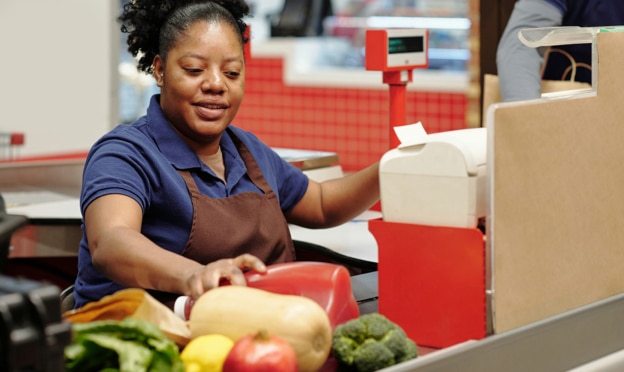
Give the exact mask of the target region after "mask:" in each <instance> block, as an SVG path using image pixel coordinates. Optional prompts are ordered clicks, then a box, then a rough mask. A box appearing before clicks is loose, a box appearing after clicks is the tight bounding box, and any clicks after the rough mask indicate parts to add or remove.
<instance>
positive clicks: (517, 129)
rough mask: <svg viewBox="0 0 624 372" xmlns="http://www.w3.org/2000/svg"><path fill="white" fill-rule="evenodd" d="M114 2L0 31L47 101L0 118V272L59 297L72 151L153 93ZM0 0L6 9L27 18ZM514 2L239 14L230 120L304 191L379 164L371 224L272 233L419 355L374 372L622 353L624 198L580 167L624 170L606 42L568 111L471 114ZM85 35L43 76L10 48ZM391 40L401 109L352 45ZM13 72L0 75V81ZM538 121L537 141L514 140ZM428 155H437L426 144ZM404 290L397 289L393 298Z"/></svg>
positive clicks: (590, 361)
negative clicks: (345, 284)
mask: <svg viewBox="0 0 624 372" xmlns="http://www.w3.org/2000/svg"><path fill="white" fill-rule="evenodd" d="M127 1H128V0H120V1H118V2H114V3H113V2H110V0H96V1H93V4H91V5H85V4H83V3H82V2H80V1H70V2H69V3H71V4H67V5H65V7H66V8H67V9H62V12H59V13H63V14H64V15H65V14H69V10H70V9H76V8H80V9H81V10H83V11H84V12H85V14H89V15H92V16H93V17H91V18H89V19H84V20H80V21H76V22H77V23H76V25H75V26H73V27H72V26H71V25H70V23H71V22H72V19H74V17H75V16H67V19H66V20H64V22H67V26H64V27H59V28H58V30H56V29H55V30H56V31H54V32H52V31H50V32H49V33H50V35H49V36H46V35H44V34H42V32H43V33H45V30H44V29H51V27H53V26H52V22H51V21H50V20H49V19H46V17H42V19H41V20H39V22H38V23H37V22H35V23H33V24H32V25H31V27H32V35H31V34H30V33H29V34H28V35H26V36H25V37H27V40H28V42H27V43H25V44H27V45H26V46H24V45H22V44H24V43H18V42H16V41H14V40H13V38H7V37H6V36H4V37H2V36H0V39H1V40H5V39H6V41H7V45H8V46H9V47H11V48H13V49H14V50H16V52H17V53H20V54H21V55H24V56H26V57H27V58H25V60H26V61H27V63H26V64H25V67H26V68H30V69H31V70H32V71H33V72H32V74H33V76H34V77H35V79H38V80H40V81H41V83H39V84H38V86H39V88H41V87H47V88H48V89H45V90H46V92H44V93H43V94H44V97H45V102H44V103H42V105H41V106H42V107H41V108H40V109H33V108H32V107H31V106H30V104H28V103H24V101H25V100H24V99H18V100H15V101H16V103H15V105H8V106H7V107H6V108H4V109H3V110H0V196H2V198H0V254H2V257H0V276H8V277H23V278H26V279H28V280H33V281H38V282H45V283H50V284H52V285H54V286H56V287H57V288H59V289H61V290H62V289H65V288H68V287H71V285H72V284H73V282H74V279H75V277H76V274H77V249H78V245H79V241H80V238H81V229H80V226H81V224H82V219H81V218H82V217H81V212H80V209H79V203H78V198H79V196H80V189H81V182H82V180H81V174H82V169H83V166H84V163H85V158H86V156H87V152H88V151H89V148H90V146H91V144H92V143H93V142H94V141H95V140H96V139H97V138H98V137H99V136H101V135H102V134H103V133H105V132H107V131H108V130H110V129H112V128H114V127H115V126H117V125H119V124H129V123H132V122H133V121H135V120H136V119H137V118H139V117H140V116H142V115H143V113H144V112H145V110H146V108H147V105H148V102H149V99H150V97H151V96H152V95H153V94H155V93H158V87H157V86H156V84H155V81H154V79H153V78H152V77H151V76H147V75H145V74H143V73H139V72H138V71H137V69H136V61H135V60H134V58H133V57H132V56H131V55H130V54H128V53H127V51H126V49H125V47H126V45H125V40H124V37H125V35H123V34H122V33H121V32H120V31H119V25H118V24H116V22H115V17H116V15H117V14H118V13H119V11H120V10H121V9H122V7H123V5H124V3H125V2H127ZM9 3H11V9H9V10H11V11H12V12H15V11H16V10H18V9H22V8H23V7H25V6H26V5H23V4H22V3H21V2H19V1H16V0H11V1H10V2H9ZM514 3H515V0H503V1H500V0H499V1H497V0H323V1H315V0H312V1H291V0H250V1H249V4H250V6H251V9H252V11H251V17H250V18H249V20H248V22H249V25H250V26H251V36H250V40H251V41H250V47H249V49H248V52H249V53H248V55H246V60H245V65H246V86H245V99H244V101H243V104H242V106H241V108H240V111H239V112H238V115H237V116H236V119H235V122H234V123H233V124H235V125H236V126H238V127H240V128H242V129H245V130H248V131H251V132H253V133H254V134H255V135H256V136H257V137H258V138H260V139H261V140H262V141H264V142H265V143H266V144H268V145H269V146H270V147H272V148H274V149H275V150H276V152H278V153H279V154H280V155H281V156H282V157H283V158H284V159H286V160H287V161H289V162H291V163H292V164H294V165H295V166H297V167H299V168H301V169H302V170H303V171H304V173H306V174H307V175H308V176H309V177H310V178H312V179H315V180H318V181H323V180H326V179H331V178H335V177H343V176H345V175H348V174H350V173H353V172H356V171H358V170H361V169H363V168H365V167H366V166H367V165H369V164H371V163H374V162H377V161H379V160H381V159H383V165H382V167H381V170H380V184H381V200H380V202H378V203H377V204H375V205H374V206H373V208H371V210H369V211H367V212H366V213H364V214H362V215H361V216H360V217H359V218H358V219H354V220H352V221H350V222H348V223H346V224H344V225H343V226H339V227H336V228H331V229H320V230H313V229H305V228H300V227H298V226H294V225H293V226H290V233H291V235H292V237H293V240H295V241H296V248H297V255H298V257H299V260H303V261H322V262H328V263H334V264H339V265H343V266H345V267H346V268H347V269H348V270H349V273H350V275H351V278H352V285H353V292H354V294H355V298H356V300H357V301H358V304H359V306H360V311H362V312H376V311H379V312H381V313H383V314H387V315H388V316H389V317H391V318H392V319H393V320H395V321H396V322H398V323H399V324H401V325H403V326H404V327H405V330H406V332H407V334H408V336H410V337H413V338H414V339H415V341H416V342H417V343H418V344H419V346H420V352H421V355H422V357H419V358H418V360H416V361H412V362H410V363H407V364H405V365H403V366H402V365H397V366H395V367H391V368H389V369H388V371H412V370H418V371H434V370H466V371H499V370H510V371H513V370H518V371H521V370H572V369H573V368H576V369H577V371H590V370H596V369H595V368H598V366H599V365H601V364H598V363H605V364H604V365H603V366H610V368H616V367H613V366H620V367H622V366H624V361H620V359H621V360H624V356H622V355H620V354H622V352H621V350H624V339H623V338H622V337H621V336H617V335H615V334H616V333H617V332H616V331H622V330H621V329H620V328H621V327H622V326H619V325H617V324H624V322H622V321H621V320H622V319H621V314H622V308H624V297H622V296H623V295H624V283H622V282H621V280H618V277H621V275H620V274H618V272H620V271H619V270H620V269H624V266H622V265H624V264H620V263H619V262H624V260H621V258H622V257H621V256H622V254H621V252H619V251H620V250H621V249H620V248H619V241H621V240H619V239H620V238H624V236H622V235H624V233H620V232H619V231H617V230H620V229H619V228H618V227H617V226H618V223H619V222H621V221H620V220H621V219H622V216H620V214H621V212H622V211H621V210H620V209H619V207H618V205H619V204H620V203H619V202H620V201H622V202H624V200H623V199H624V197H621V196H619V195H615V196H614V195H613V194H615V193H613V190H615V189H616V188H617V185H618V182H619V181H624V176H622V175H620V173H619V172H612V173H610V172H607V171H604V170H602V167H599V166H596V164H602V163H607V164H610V166H609V169H613V167H616V166H617V165H616V163H617V162H616V161H615V160H613V159H617V157H618V156H620V155H624V153H623V152H624V151H623V150H620V149H619V146H617V144H615V143H614V141H611V140H609V139H608V138H605V136H604V135H603V134H604V133H609V135H610V136H611V138H619V137H618V136H619V134H620V132H621V131H620V130H619V129H615V128H614V127H616V126H617V124H616V122H617V120H618V119H617V118H618V117H619V116H618V115H619V111H621V110H624V108H622V109H621V108H619V106H621V105H619V106H618V105H617V104H616V102H615V98H613V97H614V96H617V92H618V89H619V88H620V86H619V85H618V84H619V83H620V80H621V79H619V78H614V79H609V78H607V77H606V76H607V75H608V73H609V72H610V71H614V72H613V73H614V74H615V71H616V66H617V64H618V63H620V62H623V63H624V56H622V55H620V54H621V53H617V52H613V50H615V49H617V48H615V47H614V45H618V44H617V43H619V42H620V39H622V38H621V37H620V38H618V37H617V33H615V32H614V33H606V34H610V35H605V36H603V33H599V34H598V35H596V34H592V36H591V39H589V40H590V41H589V42H591V43H593V44H594V45H596V46H597V50H598V51H599V53H600V52H602V53H603V56H604V59H603V60H604V61H606V62H604V63H603V64H602V65H601V67H600V68H601V75H597V76H599V77H600V84H601V85H600V88H601V89H603V91H602V92H600V91H597V89H596V86H598V85H594V87H593V90H592V92H591V93H589V95H588V96H583V97H580V96H578V97H575V96H572V95H570V96H567V97H563V98H561V99H557V100H553V101H548V102H546V101H544V102H542V101H540V102H530V103H528V104H527V105H526V106H523V105H513V104H505V103H503V104H498V103H497V102H488V103H487V105H484V95H485V92H484V90H485V79H486V75H496V72H497V71H496V55H495V54H496V46H497V44H498V40H499V39H500V37H501V35H502V33H503V30H504V28H505V25H506V22H507V20H508V18H509V15H510V14H511V11H512V9H513V6H514ZM58 6H59V7H63V5H58ZM42 7H43V10H44V11H48V12H49V11H54V10H55V9H53V6H52V5H50V4H43V5H42ZM8 8H9V6H7V9H8ZM2 13H3V5H0V35H2V34H4V35H7V33H8V32H10V30H11V29H12V28H15V27H17V24H18V23H19V22H18V20H15V19H13V18H14V16H13V17H11V16H8V15H7V14H9V13H10V14H14V13H11V12H9V13H5V15H4V16H3V15H2ZM72 14H74V13H72ZM102 14H104V15H105V16H106V17H102ZM47 18H49V17H47ZM85 18H88V17H85ZM96 20H97V21H96ZM35 21H37V20H35ZM82 22H84V23H82ZM3 24H4V26H2V25H3ZM88 26H91V27H92V29H89V31H88V32H87V31H85V32H84V34H83V35H77V36H76V37H77V38H79V39H77V41H76V42H77V43H79V44H84V45H87V46H89V48H92V49H87V47H85V49H84V50H81V51H80V52H76V50H75V48H76V46H75V45H72V46H64V45H63V46H57V47H56V51H58V52H60V53H64V52H67V55H71V58H70V59H71V63H63V62H62V61H61V62H56V61H54V62H51V66H50V67H52V68H53V69H54V68H55V69H57V70H58V71H59V73H58V74H53V75H54V76H50V74H49V73H45V72H40V71H39V69H37V68H36V65H37V63H36V61H33V60H34V59H35V56H36V54H37V53H41V51H32V50H31V49H32V48H30V47H28V45H32V43H34V42H38V43H40V39H41V38H44V39H45V38H46V37H49V39H48V40H46V41H47V42H48V44H50V43H51V42H52V41H53V40H59V39H63V38H65V39H66V38H67V37H68V36H70V35H72V36H73V35H74V34H75V33H76V29H80V28H81V27H84V28H85V29H88ZM394 28H400V29H419V30H423V29H424V30H427V34H426V35H427V39H426V40H427V64H426V66H424V67H418V68H413V69H410V71H409V76H410V80H409V82H408V83H407V84H402V86H401V88H402V89H404V90H402V91H401V92H402V93H403V95H401V96H397V95H395V94H393V92H396V91H395V90H393V89H396V88H394V86H392V84H387V83H386V82H385V79H386V75H385V72H381V71H373V70H370V69H367V56H366V53H367V43H366V36H367V32H366V31H367V30H370V29H378V30H389V29H394ZM42 35H43V36H42ZM555 37H556V35H555ZM94 40H97V42H94ZM43 44H44V45H45V47H46V48H50V49H46V50H45V52H47V53H52V52H53V51H54V50H55V48H54V47H53V46H48V45H46V42H44V43H43ZM61 44H63V43H61ZM603 60H601V63H602V61H603ZM17 67H18V63H17V62H15V61H0V70H5V71H6V70H9V71H10V70H11V69H16V68H17ZM20 68H22V69H23V68H24V67H20ZM94 70H95V71H102V73H93V71H94ZM70 74H71V75H70ZM7 75H10V74H7ZM58 75H61V76H60V77H59V76H58ZM76 75H81V76H85V77H88V78H78V77H77V76H76ZM68 77H71V78H68ZM596 84H598V83H596ZM3 85H4V87H0V95H1V96H2V101H4V102H9V101H10V100H11V97H16V96H20V97H28V95H29V94H32V93H29V90H28V89H26V88H24V87H23V78H22V77H19V76H7V84H3ZM622 85H624V82H623V83H622ZM50 87H52V89H49V88H50ZM87 90H88V91H89V92H90V93H89V94H85V91H87ZM579 97H580V98H579ZM581 98H582V99H581ZM30 99H31V100H32V97H31V98H30ZM577 99H578V100H577ZM397 100H398V101H397ZM491 103H493V105H492V106H490V104H491ZM397 105H398V106H397ZM397 107H400V108H401V110H402V111H401V113H402V115H400V116H399V118H398V120H399V121H400V122H401V123H400V124H398V125H401V126H404V128H405V132H407V131H419V133H420V134H419V135H420V136H422V135H423V133H424V136H428V137H427V138H428V139H427V140H420V139H417V140H416V141H415V142H413V143H411V144H410V143H408V142H409V141H414V140H413V139H405V138H407V137H401V133H399V132H395V129H394V126H396V125H397V123H396V120H397V116H396V115H395V111H394V110H396V108H397ZM607 107H608V108H609V110H611V108H613V112H610V113H609V114H608V115H604V118H603V117H602V116H600V118H601V119H600V120H596V122H597V123H596V127H598V128H599V129H600V130H599V131H597V132H598V133H593V131H592V133H588V132H589V131H588V132H586V131H585V129H584V126H583V123H578V124H576V123H574V124H570V125H569V126H566V122H574V121H576V119H575V118H581V119H586V120H591V118H592V117H593V115H595V113H598V112H600V113H603V112H605V111H606V108H607ZM557 113H562V114H557ZM622 114H624V113H622ZM85 117H89V118H91V119H92V120H91V122H88V121H86V120H85ZM536 120H540V121H543V122H544V126H543V128H539V130H538V129H535V127H533V126H531V125H529V124H527V123H534V122H535V121H536ZM42 123H43V124H45V125H43V124H42ZM405 132H404V133H403V135H404V136H406V135H407V134H406V133H405ZM580 132H583V133H584V134H583V138H582V139H581V138H579V137H578V134H575V133H580ZM395 133H396V137H393V136H395ZM413 133H414V132H410V133H408V134H409V135H414V136H415V134H413ZM543 133H549V134H551V133H557V134H559V137H557V140H553V139H552V138H551V137H549V138H545V137H544V136H543V135H542V134H543ZM397 137H398V139H399V141H400V142H399V145H398V146H397V144H396V140H397ZM422 138H424V137H422ZM437 140H439V144H441V145H439V147H435V146H429V147H426V145H425V144H430V143H434V144H435V143H438V142H437ZM566 140H567V141H566ZM418 141H421V142H418ZM579 143H580V144H579ZM414 145H419V146H421V147H418V148H417V150H416V147H413V146H414ZM410 146H412V147H410ZM596 148H601V149H602V151H601V152H600V151H595V150H596ZM457 149H459V150H457ZM579 149H582V154H581V153H580V151H581V150H579ZM447 150H448V152H447ZM514 151H515V152H514ZM510 153H511V154H512V155H510ZM520 153H522V155H523V156H513V154H516V155H517V154H520ZM440 154H443V155H440ZM605 154H607V155H608V156H607V155H605ZM430 156H431V157H430ZM432 159H433V160H432ZM536 159H538V160H539V161H537V160H536ZM565 160H567V161H565ZM536 163H538V164H536ZM432 164H433V165H432ZM618 164H619V163H618ZM598 168H600V169H598ZM445 172H448V173H445ZM441 178H443V179H444V180H443V181H440V179H441ZM445 191H448V193H444V192H445ZM581 194H582V195H584V196H583V197H579V196H578V195H581ZM423 195H425V196H423ZM587 195H594V197H593V198H590V197H589V196H587ZM607 195H608V196H607ZM589 199H591V200H589ZM546 203H548V206H549V207H551V206H552V205H555V207H553V208H547V209H545V208H544V205H545V204H546ZM584 214H586V216H583V215H584ZM432 216H433V217H432ZM605 216H607V217H605ZM611 217H613V218H611ZM586 219H591V221H598V222H596V223H587V225H586V222H585V221H586ZM587 226H590V228H589V229H588V228H587ZM588 230H590V231H588ZM594 248H595V251H593V250H592V251H591V252H590V249H594ZM579 252H582V253H579ZM536 261H539V262H536ZM613 262H616V263H615V264H613ZM579 273H583V274H582V275H581V274H579ZM554 276H557V278H558V279H557V278H553V277H554ZM578 278H581V280H580V281H581V282H583V283H582V284H578V281H579V279H578ZM593 279H595V280H596V281H595V283H592V280H593ZM620 279H621V278H620ZM403 282H408V283H410V285H411V284H413V288H412V287H411V286H410V289H409V290H408V291H406V290H405V288H402V286H398V285H397V284H396V283H403ZM539 287H542V288H541V290H540V289H539ZM494 289H496V291H495V290H494ZM412 291H413V293H412ZM406 292H408V293H406ZM0 298H1V297H0ZM620 334H622V333H620ZM527 353H532V355H534V357H531V356H530V355H528V354H527ZM603 368H607V367H603ZM605 370H608V369H605ZM612 370H617V369H612Z"/></svg>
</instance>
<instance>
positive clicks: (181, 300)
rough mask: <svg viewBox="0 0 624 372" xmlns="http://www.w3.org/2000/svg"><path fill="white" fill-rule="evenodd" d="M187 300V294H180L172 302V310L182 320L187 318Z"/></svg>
mask: <svg viewBox="0 0 624 372" xmlns="http://www.w3.org/2000/svg"><path fill="white" fill-rule="evenodd" d="M188 300H189V297H188V296H180V297H178V298H176V300H175V302H174V303H173V312H174V313H175V315H177V316H178V317H180V319H182V320H188V319H186V303H187V301H188Z"/></svg>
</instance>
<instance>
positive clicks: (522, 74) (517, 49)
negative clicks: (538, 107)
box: [496, 0, 624, 101]
mask: <svg viewBox="0 0 624 372" xmlns="http://www.w3.org/2000/svg"><path fill="white" fill-rule="evenodd" d="M622 24H624V2H622V1H621V0H518V1H517V2H516V3H515V5H514V9H513V11H512V13H511V17H510V18H509V22H508V23H507V26H506V27H505V31H504V32H503V35H502V36H501V39H500V42H499V44H498V49H497V55H496V63H497V70H498V77H499V82H500V92H501V97H502V99H503V101H518V100H527V99H535V98H539V97H540V92H541V80H542V79H545V80H570V78H571V76H574V80H576V81H581V82H586V83H591V70H590V69H591V60H592V55H591V45H590V44H577V45H565V46H557V47H556V48H557V49H559V50H561V51H563V52H553V51H551V52H550V53H548V56H547V60H546V62H545V61H544V53H545V52H546V48H537V49H536V48H531V47H528V46H525V45H524V44H522V42H521V41H520V40H519V39H518V31H520V30H522V29H524V28H536V27H559V26H580V27H599V26H613V25H622ZM570 58H573V59H574V61H575V62H576V64H577V68H576V69H574V68H573V67H572V66H571V60H570ZM544 64H545V65H544Z"/></svg>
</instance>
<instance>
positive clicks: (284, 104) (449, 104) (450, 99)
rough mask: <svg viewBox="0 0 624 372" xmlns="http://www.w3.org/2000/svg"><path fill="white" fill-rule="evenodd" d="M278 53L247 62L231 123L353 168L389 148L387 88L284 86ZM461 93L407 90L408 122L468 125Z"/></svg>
mask: <svg viewBox="0 0 624 372" xmlns="http://www.w3.org/2000/svg"><path fill="white" fill-rule="evenodd" d="M282 68H283V63H282V59H280V58H253V59H251V60H250V61H248V62H247V80H246V88H245V89H246V90H245V98H244V100H243V104H242V106H241V109H240V111H239V114H238V116H237V117H236V119H235V122H234V123H235V125H237V126H239V127H241V128H244V129H247V130H250V131H252V132H254V133H255V134H256V135H257V136H258V137H259V138H260V139H262V140H263V141H265V142H266V143H267V144H268V145H269V146H273V147H287V148H297V149H306V150H317V151H332V152H336V153H337V154H338V156H339V159H340V165H341V166H342V168H343V169H344V170H345V171H347V172H349V171H356V170H359V169H362V168H364V167H366V166H367V165H369V164H371V163H373V162H375V161H378V160H379V159H380V158H381V156H382V155H383V154H384V153H385V152H386V151H388V150H389V149H388V121H389V113H388V106H389V101H388V100H389V92H388V90H376V89H360V88H319V87H302V86H285V85H284V80H283V70H282ZM466 104H467V99H466V96H465V94H458V93H439V92H415V91H410V90H408V92H407V110H406V116H407V123H415V122H418V121H421V122H422V123H423V125H424V127H425V129H426V130H427V132H428V133H434V132H440V131H447V130H454V129H462V128H465V127H466V121H465V115H466Z"/></svg>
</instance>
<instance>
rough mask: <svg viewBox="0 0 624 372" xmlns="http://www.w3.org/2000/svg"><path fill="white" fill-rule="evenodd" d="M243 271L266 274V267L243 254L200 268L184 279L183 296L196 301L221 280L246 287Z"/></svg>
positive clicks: (249, 255)
mask: <svg viewBox="0 0 624 372" xmlns="http://www.w3.org/2000/svg"><path fill="white" fill-rule="evenodd" d="M244 270H255V271H258V272H261V273H263V272H266V266H265V265H264V263H263V262H262V261H261V260H260V259H259V258H258V257H256V256H253V255H251V254H248V253H245V254H242V255H240V256H237V257H235V258H226V259H222V260H218V261H214V262H211V263H209V264H208V265H205V266H202V268H201V269H199V270H197V271H194V272H192V273H191V275H189V277H188V278H187V279H186V291H185V294H186V295H188V296H191V297H192V298H193V299H197V298H198V297H199V296H201V295H202V294H204V292H206V291H209V290H211V289H213V288H216V287H218V286H219V284H221V281H222V280H224V279H225V280H228V281H229V282H230V284H231V285H243V286H246V285H247V281H246V280H245V275H244V274H243V271H244Z"/></svg>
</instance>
